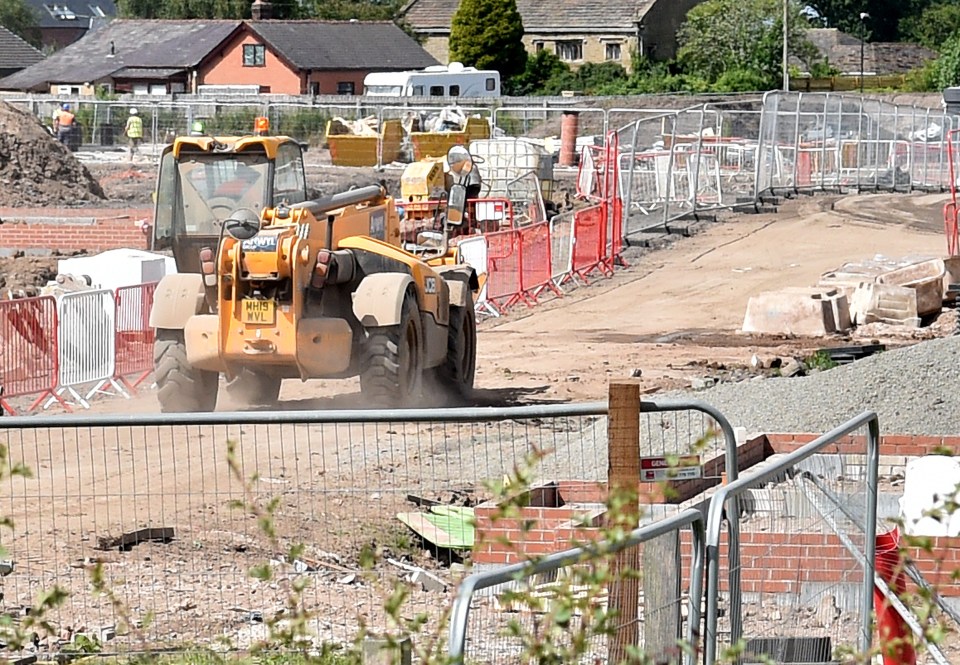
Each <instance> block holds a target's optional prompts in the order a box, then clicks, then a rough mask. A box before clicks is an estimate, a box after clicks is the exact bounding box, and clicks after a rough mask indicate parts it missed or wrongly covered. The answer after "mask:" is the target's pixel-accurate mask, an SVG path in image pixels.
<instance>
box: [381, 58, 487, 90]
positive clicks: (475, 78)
mask: <svg viewBox="0 0 960 665" xmlns="http://www.w3.org/2000/svg"><path fill="white" fill-rule="evenodd" d="M363 89H364V94H365V95H368V96H370V97H469V98H472V97H499V96H500V72H496V71H493V70H480V69H476V68H474V67H464V66H463V65H462V64H460V63H459V62H451V63H450V64H449V65H448V66H446V67H444V66H443V65H436V66H433V67H427V68H426V69H424V70H422V71H414V72H371V73H369V74H367V76H366V77H365V78H364V79H363Z"/></svg>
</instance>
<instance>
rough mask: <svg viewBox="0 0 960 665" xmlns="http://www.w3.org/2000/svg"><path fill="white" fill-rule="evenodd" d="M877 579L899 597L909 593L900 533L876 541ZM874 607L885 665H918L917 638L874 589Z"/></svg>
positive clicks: (897, 613)
mask: <svg viewBox="0 0 960 665" xmlns="http://www.w3.org/2000/svg"><path fill="white" fill-rule="evenodd" d="M875 566H876V571H877V575H879V576H880V577H881V579H883V581H884V582H886V583H887V585H888V586H889V587H890V590H891V591H892V592H893V593H895V594H897V595H898V596H899V595H900V594H902V593H903V592H905V591H906V590H907V573H906V570H905V569H904V565H903V561H902V560H901V558H900V529H899V528H894V529H893V531H888V532H887V533H881V534H878V535H877V537H876V561H875ZM873 607H874V610H875V611H876V613H877V634H878V637H879V640H880V652H881V654H882V656H883V665H917V654H916V652H915V651H914V649H913V635H912V633H911V631H910V629H909V628H908V627H907V624H906V622H905V621H904V620H903V617H901V616H900V613H899V612H897V610H896V609H895V608H894V607H893V606H892V605H891V604H890V603H889V602H888V601H887V599H886V597H885V596H884V595H883V592H882V591H881V590H880V589H878V588H877V586H876V585H874V587H873Z"/></svg>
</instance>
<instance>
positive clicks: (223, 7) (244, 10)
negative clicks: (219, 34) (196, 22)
mask: <svg viewBox="0 0 960 665" xmlns="http://www.w3.org/2000/svg"><path fill="white" fill-rule="evenodd" d="M0 1H2V0H0ZM271 4H272V5H273V17H274V18H281V19H293V18H303V11H302V9H301V7H300V3H299V2H298V1H297V0H271ZM250 5H251V3H250V1H249V0H118V2H117V11H119V13H120V15H121V16H123V17H126V18H166V19H198V18H205V19H245V18H250Z"/></svg>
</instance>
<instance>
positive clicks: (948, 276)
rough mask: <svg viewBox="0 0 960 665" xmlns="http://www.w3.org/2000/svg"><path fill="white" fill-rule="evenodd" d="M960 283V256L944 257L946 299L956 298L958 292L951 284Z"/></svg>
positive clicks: (944, 290) (944, 295) (944, 293)
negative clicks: (952, 288)
mask: <svg viewBox="0 0 960 665" xmlns="http://www.w3.org/2000/svg"><path fill="white" fill-rule="evenodd" d="M954 284H960V256H951V257H949V258H946V259H943V297H944V299H945V300H948V299H953V298H956V296H957V295H958V293H957V292H956V291H953V290H951V288H950V287H951V285H954Z"/></svg>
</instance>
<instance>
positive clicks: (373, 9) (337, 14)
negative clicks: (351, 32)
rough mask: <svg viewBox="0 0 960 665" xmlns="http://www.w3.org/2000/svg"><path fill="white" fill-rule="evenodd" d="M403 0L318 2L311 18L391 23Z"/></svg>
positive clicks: (320, 0)
mask: <svg viewBox="0 0 960 665" xmlns="http://www.w3.org/2000/svg"><path fill="white" fill-rule="evenodd" d="M402 5H403V0H316V1H315V2H314V3H313V9H312V10H311V12H310V13H311V16H313V17H314V18H319V19H324V20H330V21H349V20H350V19H354V18H355V19H357V20H358V21H389V20H390V19H392V18H393V17H394V16H396V15H397V12H398V11H399V10H400V7H401V6H402Z"/></svg>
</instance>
